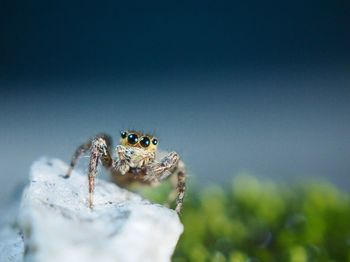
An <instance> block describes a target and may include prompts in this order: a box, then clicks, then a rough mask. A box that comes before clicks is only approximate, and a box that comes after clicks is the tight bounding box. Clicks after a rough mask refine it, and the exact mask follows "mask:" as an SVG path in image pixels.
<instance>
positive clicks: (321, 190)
mask: <svg viewBox="0 0 350 262" xmlns="http://www.w3.org/2000/svg"><path fill="white" fill-rule="evenodd" d="M188 188H189V190H188V193H187V196H186V202H185V206H184V209H183V212H182V215H181V220H182V222H183V224H184V227H185V231H184V233H183V235H182V236H181V239H180V241H179V243H178V246H177V248H176V251H175V254H174V256H173V261H175V262H184V261H196V262H200V261H213V262H225V261H229V262H248V261H249V262H256V261H269V262H270V261H291V262H303V261H321V262H322V261H350V200H349V194H348V193H345V192H342V191H340V190H339V189H337V188H335V187H334V186H332V185H331V184H329V183H327V182H319V181H314V182H310V181H309V182H305V183H303V184H299V185H286V184H278V183H273V182H266V181H259V180H258V179H257V178H255V177H253V176H249V175H240V176H236V177H235V178H234V180H233V182H232V185H231V186H226V188H223V187H219V186H211V187H207V188H201V189H199V188H197V187H195V186H188ZM169 190H170V186H169V185H165V186H163V187H161V188H160V190H156V189H146V190H144V191H143V193H144V194H145V195H146V196H147V197H149V198H151V199H152V200H154V201H156V202H160V203H162V202H163V201H164V199H166V195H167V193H168V192H169Z"/></svg>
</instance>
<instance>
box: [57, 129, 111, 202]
mask: <svg viewBox="0 0 350 262" xmlns="http://www.w3.org/2000/svg"><path fill="white" fill-rule="evenodd" d="M111 144H112V139H111V137H110V136H108V135H105V134H100V135H97V136H96V137H95V138H94V139H91V140H89V141H88V142H86V143H84V144H83V145H81V146H79V147H78V148H77V150H76V151H75V153H74V155H73V158H72V161H71V164H70V167H69V169H68V172H67V174H66V175H65V176H64V178H69V177H70V176H71V174H72V170H73V168H74V167H75V165H76V163H77V161H78V160H79V158H80V157H81V156H82V155H83V154H84V153H85V152H87V151H88V150H90V161H89V174H88V177H89V200H88V202H89V207H90V208H91V207H92V206H93V199H92V198H93V192H94V182H95V176H96V175H97V166H98V162H99V160H101V162H102V165H103V166H104V167H105V168H107V169H109V168H111V167H112V165H113V161H112V157H111V154H110V153H109V150H108V148H109V147H110V146H111Z"/></svg>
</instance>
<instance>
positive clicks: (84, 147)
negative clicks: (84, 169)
mask: <svg viewBox="0 0 350 262" xmlns="http://www.w3.org/2000/svg"><path fill="white" fill-rule="evenodd" d="M96 138H103V139H104V140H105V142H106V145H107V147H108V149H110V147H111V146H112V138H111V137H110V136H109V135H106V134H98V135H97V136H96V137H95V139H96ZM93 140H94V139H89V140H88V141H87V142H85V143H84V144H82V145H80V146H79V147H78V148H77V149H76V150H75V152H74V154H73V157H72V160H71V162H70V165H69V169H68V171H67V173H66V174H65V175H64V176H63V177H64V178H69V177H70V176H71V175H72V171H73V169H74V167H75V166H76V164H77V163H78V160H79V158H80V157H81V156H82V155H83V154H85V153H86V152H87V151H89V150H90V148H91V144H92V141H93ZM108 155H109V156H110V154H108ZM101 160H102V163H104V162H105V163H104V166H106V167H107V166H108V165H109V166H110V165H111V162H112V159H111V158H110V157H109V159H108V157H106V158H102V159H101ZM109 162H110V163H109Z"/></svg>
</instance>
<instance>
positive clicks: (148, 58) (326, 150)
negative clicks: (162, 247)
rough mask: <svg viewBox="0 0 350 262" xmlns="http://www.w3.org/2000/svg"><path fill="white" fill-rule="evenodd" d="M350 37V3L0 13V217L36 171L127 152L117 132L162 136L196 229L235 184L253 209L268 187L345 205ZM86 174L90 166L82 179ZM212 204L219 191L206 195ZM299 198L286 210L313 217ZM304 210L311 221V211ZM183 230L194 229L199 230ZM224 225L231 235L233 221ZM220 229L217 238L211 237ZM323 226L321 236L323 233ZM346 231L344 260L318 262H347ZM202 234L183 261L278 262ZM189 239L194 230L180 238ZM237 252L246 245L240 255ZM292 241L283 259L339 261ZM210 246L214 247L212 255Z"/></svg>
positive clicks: (36, 8) (78, 6)
mask: <svg viewBox="0 0 350 262" xmlns="http://www.w3.org/2000/svg"><path fill="white" fill-rule="evenodd" d="M349 24H350V2H349V1H345V0H336V1H325V0H321V1H311V0H307V1H299V0H297V1H268V2H261V1H257V0H252V1H219V2H218V1H203V0H202V1H190V2H189V1H176V2H175V1H170V2H164V1H159V2H152V3H150V2H141V3H137V2H131V3H126V2H119V1H104V2H100V3H97V2H94V1H73V2H72V1H43V0H36V1H29V2H28V1H19V0H14V1H6V0H5V1H1V2H0V108H1V114H0V122H1V125H0V142H1V149H2V151H1V153H0V156H1V157H0V166H1V173H0V183H1V184H2V190H1V191H0V204H2V205H3V204H6V203H8V202H9V201H10V199H11V197H12V196H13V194H14V192H20V190H21V189H22V187H23V185H25V183H26V182H27V179H28V173H29V168H30V165H31V163H32V162H33V161H34V160H36V159H38V158H39V157H41V156H50V157H59V158H62V159H64V160H65V161H69V160H70V157H71V155H72V153H73V151H74V150H75V148H76V146H78V145H79V144H80V143H82V142H84V141H85V140H86V139H87V138H89V137H91V136H92V135H94V134H96V133H98V132H100V131H104V132H107V133H110V134H111V135H113V136H114V138H115V141H116V142H117V141H118V139H119V131H121V130H123V129H125V128H135V129H140V130H144V131H151V132H154V133H155V134H156V135H157V136H158V137H159V139H160V147H161V148H163V149H165V150H176V151H177V152H179V153H180V154H181V156H182V158H183V160H184V161H185V162H186V164H187V166H188V172H189V178H188V180H189V181H190V183H193V184H195V185H193V187H192V188H193V195H191V193H190V196H189V198H188V205H189V206H188V209H189V210H190V209H193V210H195V211H193V213H191V212H189V213H190V214H194V215H193V216H192V217H196V216H199V217H203V216H204V217H208V214H206V213H203V214H202V213H201V214H202V215H198V214H200V213H198V212H202V211H203V210H206V209H205V208H206V207H205V204H203V203H204V202H206V201H204V200H203V199H204V198H205V196H208V194H209V196H210V197H209V198H210V199H217V201H218V202H217V203H216V204H218V205H219V206H220V205H221V204H222V203H223V202H225V201H224V200H223V199H226V198H228V199H231V200H232V199H233V200H232V201H233V202H230V201H226V202H225V203H226V204H225V205H227V206H221V209H220V208H219V209H220V210H221V211H217V212H223V213H225V210H228V207H233V206H236V205H238V206H239V205H240V204H239V203H241V202H239V197H238V195H237V194H238V193H237V190H234V189H232V187H231V186H229V187H227V185H228V184H229V185H230V184H231V182H232V179H239V181H246V182H244V183H243V182H240V183H241V184H240V185H242V187H243V188H246V190H247V191H244V192H243V193H242V192H241V193H242V194H243V196H245V194H248V195H250V194H251V192H252V191H249V190H250V189H251V187H250V186H249V185H250V184H251V183H253V184H254V185H255V187H253V188H255V191H254V192H255V193H256V192H260V193H261V192H270V191H271V190H272V189H271V187H270V191H268V189H269V187H268V186H266V185H265V183H267V184H268V185H270V184H269V183H273V185H275V187H277V188H279V186H278V185H283V184H290V183H292V184H295V185H300V184H304V185H305V184H306V183H308V182H306V181H316V182H317V181H328V182H322V183H321V182H320V185H318V186H320V188H318V187H317V183H315V182H312V183H313V184H312V185H315V184H316V187H317V188H318V189H319V190H320V191H317V190H318V189H317V190H316V191H317V192H321V193H320V194H319V195H320V196H321V198H322V196H323V195H325V193H324V191H323V190H325V189H324V187H326V188H328V189H329V188H331V189H329V190H330V191H332V190H333V191H332V192H333V193H334V194H338V193H339V194H345V196H346V197H345V199H343V197H340V198H339V199H338V198H337V197H334V195H332V196H333V197H330V198H331V199H336V200H334V201H333V202H332V203H341V205H342V206H347V204H344V203H348V202H346V201H348V192H349V189H350V176H349V171H350V137H349V134H350V114H349V113H350V74H349V73H350V48H349V47H350V31H349ZM84 161H85V162H84ZM84 163H85V164H84ZM86 164H87V160H86V159H84V160H83V163H82V165H81V168H83V169H84V168H85V169H86ZM242 174H250V175H253V176H247V177H248V178H242V177H241V176H242ZM242 179H243V180H242ZM244 179H247V180H244ZM249 181H250V182H249ZM257 181H260V182H257ZM266 181H272V182H266ZM237 183H238V182H237ZM237 183H236V184H237ZM260 183H262V184H260ZM310 183H311V182H310ZM324 183H325V184H324ZM328 183H331V184H332V185H333V186H334V188H333V186H331V184H328ZM238 184H239V183H238ZM234 185H235V183H234V184H233V188H235V186H234ZM257 185H259V186H261V189H259V190H260V191H259V190H257V189H256V188H257ZM264 185H265V186H264ZM306 185H308V184H306ZM310 185H311V184H310ZM212 187H214V188H215V189H208V188H212ZM281 187H282V186H281ZM195 188H196V189H195ZM259 188H260V187H259ZM282 188H283V187H282ZM307 188H308V187H307V186H306V189H305V188H303V189H300V188H298V187H296V188H295V191H293V192H294V193H293V192H292V193H291V195H293V194H295V195H303V194H300V192H306V193H305V195H307V194H309V193H307V192H309V191H308V189H307ZM310 188H314V187H312V186H310ZM190 189H191V188H190ZM208 190H209V192H212V193H205V192H206V191H208ZM276 190H277V189H276ZM278 190H282V189H278ZM278 190H277V191H273V190H272V191H273V192H275V195H272V198H273V199H274V198H282V191H283V190H282V191H281V192H280V191H278ZM303 190H305V191H303ZM310 190H311V189H310ZM338 190H340V191H339V192H338ZM272 191H271V192H272ZM326 191H327V190H326ZM213 192H214V193H213ZM218 192H219V193H218ZM220 192H221V193H220ZM310 192H311V191H310ZM312 192H313V191H312ZM322 192H323V193H322ZM327 192H329V191H327ZM340 192H342V193H340ZM260 193H256V194H257V195H254V196H255V198H254V197H253V198H252V199H253V200H252V203H255V204H252V205H253V206H254V205H258V204H261V203H260V202H259V199H261V195H259V194H260ZM211 194H213V195H211ZM271 194H272V193H271ZM283 194H284V193H283ZM330 194H331V193H330ZM218 195H219V196H218ZM312 195H313V194H312ZM316 195H317V194H316ZM326 195H327V194H326ZM191 196H192V197H193V199H192V200H193V201H192V200H191ZM215 196H216V197H215ZM239 196H241V195H239ZM337 196H338V195H337ZM195 199H197V200H198V199H202V200H198V201H197V202H196V201H195ZM304 200H305V199H295V198H293V197H292V198H288V197H287V200H285V201H286V202H285V205H286V206H288V207H289V206H294V207H295V206H304V207H305V205H303V204H302V203H304V202H303V201H304ZM338 200H339V201H338ZM201 201H202V202H201ZM266 201H270V199H269V198H267V199H266ZM293 201H294V202H293ZM305 201H306V200H305ZM344 201H345V202H344ZM195 203H197V204H195ZM201 203H202V204H201ZM220 203H221V204H220ZM244 203H245V204H247V205H248V206H250V204H249V203H250V202H249V201H248V202H244ZM290 203H295V205H293V204H290ZM317 203H318V202H317ZM216 204H215V203H213V206H215V205H216ZM245 204H244V205H245ZM191 205H194V206H191ZM203 205H204V206H203ZM245 208H246V206H244V207H243V208H242V209H238V210H246V211H242V212H241V213H240V215H242V214H246V213H244V212H248V211H249V210H250V209H249V208H248V209H245ZM254 209H255V208H252V210H254ZM271 209H275V207H274V206H273V207H271ZM196 210H197V211H198V212H197V211H196ZM199 210H201V211H199ZM234 210H237V209H234ZM247 210H248V211H247ZM284 210H286V211H285V213H283V212H281V213H279V214H280V217H278V218H279V219H280V220H278V219H277V220H271V221H272V222H271V221H270V220H269V221H270V222H271V223H272V224H271V225H274V226H276V228H281V227H282V226H281V227H278V226H277V225H282V224H283V223H285V221H287V220H285V219H284V218H286V217H287V216H288V214H289V209H288V208H285V209H284ZM344 210H347V209H346V208H345V209H344ZM344 210H343V211H344ZM203 212H204V211H203ZM290 212H292V211H290ZM298 212H299V213H298V214H299V215H301V217H302V218H303V219H304V220H303V219H302V220H303V221H305V217H304V216H303V214H304V213H303V212H304V211H303V210H299V211H298ZM315 212H316V211H315ZM322 212H323V211H322ZM339 212H340V211H339ZM344 212H345V213H346V212H348V210H347V211H344ZM326 213H327V212H326ZM311 214H314V213H312V212H311ZM341 214H343V213H341ZM346 214H348V213H346ZM248 215H251V216H252V217H254V218H255V219H257V221H258V222H257V223H258V224H259V221H260V222H261V221H264V218H263V217H260V215H259V214H253V213H249V212H248V213H247V215H244V216H243V217H244V218H242V219H244V221H247V220H246V218H247V216H248ZM318 215H319V214H318V213H317V216H318ZM184 216H186V215H184ZM315 216H316V215H315ZM218 217H221V218H222V217H225V215H221V216H218ZM234 217H235V216H234ZM311 217H314V215H311ZM328 217H329V215H328V213H327V215H326V217H325V220H324V221H326V222H322V223H323V224H322V223H321V222H319V224H321V226H322V225H324V224H327V223H328V221H329V219H328ZM334 217H335V216H333V218H334ZM339 217H341V219H345V217H347V216H346V215H344V214H343V215H339ZM297 218H298V217H297ZM184 219H185V220H186V219H187V218H184ZM186 221H190V222H188V223H192V222H191V219H190V218H188V220H186ZM227 221H228V222H227V223H228V224H230V223H231V224H230V225H232V223H233V222H232V219H231V218H230V216H228V219H227ZM283 221H284V222H283ZM288 221H289V220H288ZM333 222H334V221H333ZM338 222H339V221H337V222H336V223H335V224H337V223H338ZM253 224H254V225H256V223H255V222H254V223H253ZM262 224H263V225H264V226H268V225H269V224H264V223H262ZM338 224H339V223H338ZM219 225H221V226H222V225H224V223H220V222H219ZM226 225H227V224H226ZM185 226H186V225H185ZM246 226H247V227H249V228H253V227H251V226H249V225H246ZM207 228H210V226H208V227H207ZM211 228H213V231H214V232H220V231H215V230H216V227H215V225H214V226H213V227H211ZM225 228H226V227H225ZM263 228H264V227H263ZM315 228H316V231H317V232H318V231H319V228H320V226H316V227H315ZM344 228H347V229H348V228H350V226H348V227H347V224H345V225H344ZM265 229H266V228H265ZM265 229H264V230H265ZM252 230H254V229H252ZM276 230H277V229H276ZM224 231H225V230H224ZM265 231H266V230H265ZM265 231H264V232H265ZM232 232H233V233H232ZM232 232H231V233H232V234H233V235H237V234H236V231H232ZM254 232H256V231H254ZM254 232H253V233H252V234H253V235H254V234H255V233H254ZM266 232H271V231H269V230H267V231H266ZM322 232H323V233H324V234H328V233H327V232H328V231H327V230H324V231H322ZM343 233H344V235H343V236H342V237H343V238H342V237H338V238H335V240H334V241H335V242H336V243H338V242H337V241H339V243H341V244H342V245H343V246H342V250H343V249H344V250H345V251H344V252H345V253H341V254H338V253H332V252H330V253H329V254H328V253H327V255H325V254H324V253H322V252H321V253H320V252H319V253H318V254H321V255H320V256H321V257H322V258H324V259H325V261H328V260H326V258H333V259H341V260H342V261H345V260H343V259H350V255H347V254H348V253H346V250H347V249H349V245H350V233H349V231H347V230H343ZM186 234H187V235H186ZM191 234H192V235H193V234H195V233H193V232H191ZM198 234H202V235H201V236H202V238H200V237H198V238H196V239H195V241H197V242H199V243H201V242H200V241H201V240H203V246H201V247H196V248H197V249H196V248H192V247H191V248H190V249H189V250H197V251H195V252H194V255H193V254H192V253H191V252H192V251H189V250H186V248H184V249H181V251H179V252H178V253H177V254H178V255H177V259H179V260H180V261H186V260H193V261H195V260H196V259H195V258H198V254H197V253H201V254H203V253H205V252H202V251H203V248H204V247H206V248H205V249H207V250H209V249H208V248H207V246H211V247H214V249H213V250H212V251H210V250H209V251H208V252H207V257H204V258H198V260H197V261H201V259H204V260H205V259H214V260H215V259H217V260H215V261H225V260H226V259H231V260H232V259H234V260H232V261H246V259H250V261H255V260H254V259H258V261H259V259H260V260H262V261H272V258H273V256H274V254H276V253H274V252H272V253H271V256H270V257H264V256H263V255H261V254H260V253H254V252H253V250H255V249H254V248H255V247H256V246H255V244H254V243H256V242H254V241H251V242H249V241H250V240H249V241H248V240H247V239H251V238H248V237H247V235H242V238H241V239H240V240H237V239H230V241H229V242H227V241H226V242H225V241H223V240H222V238H221V237H220V236H221V235H220V234H219V236H217V235H215V234H214V235H210V234H209V233H208V234H209V235H206V233H198ZM271 234H272V233H271ZM188 235H189V233H186V232H185V235H184V238H185V239H186V236H188ZM248 235H249V234H248ZM254 236H255V235H254ZM259 236H260V235H259ZM298 236H299V235H298ZM244 237H247V238H244ZM226 238H230V237H229V236H226ZM286 238H287V237H286ZM199 239H201V240H199ZM287 239H288V238H287ZM218 241H219V242H218ZM220 241H221V242H220ZM239 241H243V242H244V241H248V242H247V243H248V244H244V245H243V244H242V245H241V246H239V244H237V243H241V242H239ZM293 241H294V242H293ZM293 241H292V242H291V243H297V245H296V246H292V247H291V249H290V250H289V249H288V248H289V246H288V245H287V244H285V246H286V247H288V248H287V249H288V250H289V251H288V252H287V251H286V253H283V255H286V254H296V255H295V256H294V258H295V257H296V258H300V257H303V254H304V255H305V254H306V255H305V256H304V258H305V259H310V256H311V255H310V254H311V253H310V252H309V251H308V250H306V251H305V250H304V249H303V248H304V245H306V244H308V245H311V244H312V245H314V246H315V245H317V244H319V245H320V246H323V247H324V249H325V250H330V249H329V247H328V246H327V245H326V244H324V243H323V242H322V243H323V244H322V243H320V242H318V243H314V242H313V241H315V240H314V239H313V238H311V240H310V239H309V238H303V241H304V242H300V241H299V238H295V239H294V240H293ZM334 241H333V242H334ZM190 242H191V241H190ZM214 242H215V243H218V244H217V245H216V246H215V245H211V243H214ZM243 242H242V243H243ZM184 243H187V242H186V240H185V241H184ZM222 243H223V244H222ZM244 243H246V242H244ZM249 243H250V244H249ZM259 243H260V242H259ZM283 243H284V242H283ZM288 243H289V242H288ZM305 243H306V244H305ZM310 243H311V244H310ZM235 244H237V245H238V246H239V247H240V248H242V249H243V251H242V253H239V254H236V253H234V254H233V253H232V252H231V249H234V248H235V247H236V248H238V246H237V245H236V246H235ZM186 246H187V247H188V246H189V245H187V244H186ZM285 246H284V247H285ZM228 247H229V248H228ZM257 248H260V249H261V245H260V244H259V245H258V247H257ZM266 248H267V246H266ZM337 249H339V248H338V246H337ZM184 250H185V251H184ZM198 250H199V251H198ZM201 250H202V251H201ZM279 250H282V249H279ZM303 250H304V251H305V252H304V251H303ZM265 251H266V250H265ZM186 252H187V253H186ZM196 252H197V253H196ZM217 252H219V253H217ZM266 252H267V251H266ZM293 252H294V253H293ZM298 252H299V253H298ZM303 252H304V253H303ZM190 253H191V255H189V254H190ZM316 253H317V252H316ZM300 254H301V255H300ZM312 254H313V253H312ZM286 256H287V255H286ZM287 257H289V258H290V259H292V258H293V256H292V255H290V256H287ZM278 258H279V259H278V260H279V261H281V260H280V259H285V258H286V257H284V256H282V257H278ZM220 259H221V260H220ZM222 259H224V260H222ZM237 259H238V260H237ZM239 259H243V260H239ZM318 259H320V257H318ZM293 261H304V260H293ZM305 261H306V260H305ZM317 261H321V260H317ZM338 261H340V260H338Z"/></svg>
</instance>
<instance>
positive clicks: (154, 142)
mask: <svg viewBox="0 0 350 262" xmlns="http://www.w3.org/2000/svg"><path fill="white" fill-rule="evenodd" d="M152 144H153V145H155V146H156V145H157V144H158V139H156V138H153V139H152Z"/></svg>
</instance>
